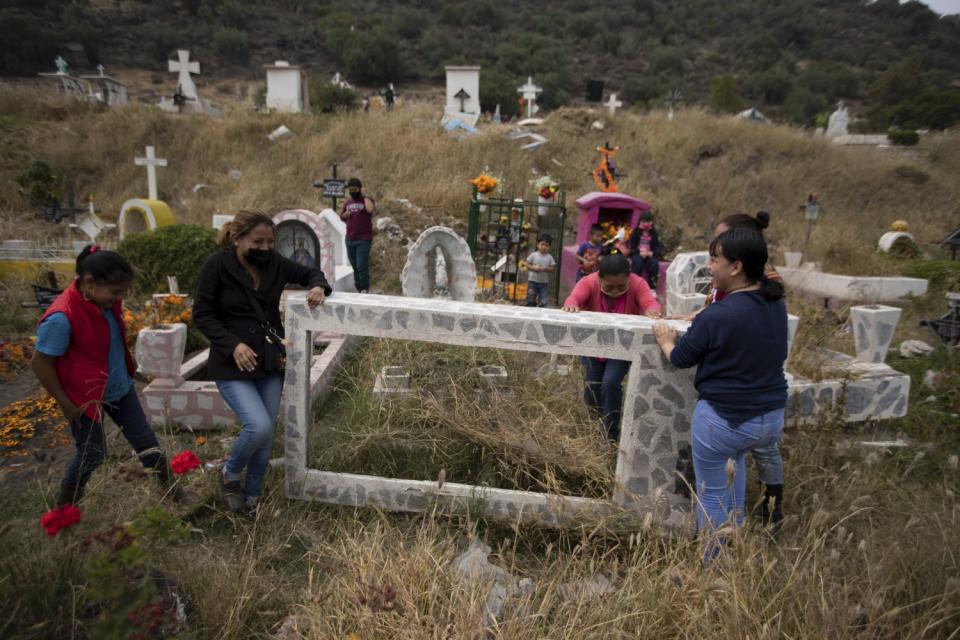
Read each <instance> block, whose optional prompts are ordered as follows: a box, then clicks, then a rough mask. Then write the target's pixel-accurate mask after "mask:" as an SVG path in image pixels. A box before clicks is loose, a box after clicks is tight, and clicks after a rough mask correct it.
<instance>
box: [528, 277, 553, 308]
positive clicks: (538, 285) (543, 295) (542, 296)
mask: <svg viewBox="0 0 960 640" xmlns="http://www.w3.org/2000/svg"><path fill="white" fill-rule="evenodd" d="M549 284H550V283H549V282H530V281H529V280H528V281H527V306H528V307H545V306H547V296H548V293H547V286H548V285H549Z"/></svg>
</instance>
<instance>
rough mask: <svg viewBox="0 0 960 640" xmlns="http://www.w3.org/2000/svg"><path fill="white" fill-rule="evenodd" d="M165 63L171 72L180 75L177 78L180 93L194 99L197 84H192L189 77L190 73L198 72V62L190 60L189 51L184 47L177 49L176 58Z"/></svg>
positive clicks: (195, 97)
mask: <svg viewBox="0 0 960 640" xmlns="http://www.w3.org/2000/svg"><path fill="white" fill-rule="evenodd" d="M167 65H168V66H169V69H170V72H171V73H174V72H179V73H180V76H179V77H178V78H177V87H178V88H179V89H180V93H182V94H183V95H185V96H186V97H188V98H190V99H192V100H196V99H197V86H196V85H195V84H193V78H191V77H190V74H191V73H200V63H199V62H190V52H189V51H187V50H186V49H177V59H176V60H167Z"/></svg>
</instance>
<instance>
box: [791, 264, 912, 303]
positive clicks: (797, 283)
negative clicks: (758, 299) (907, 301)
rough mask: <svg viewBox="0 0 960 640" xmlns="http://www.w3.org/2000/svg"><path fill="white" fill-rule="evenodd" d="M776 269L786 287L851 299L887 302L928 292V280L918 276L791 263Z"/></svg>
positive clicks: (840, 298) (823, 295)
mask: <svg viewBox="0 0 960 640" xmlns="http://www.w3.org/2000/svg"><path fill="white" fill-rule="evenodd" d="M777 271H778V272H779V273H780V275H781V276H782V277H783V281H784V283H785V284H786V285H787V288H788V289H800V290H802V291H805V292H807V293H810V294H813V295H817V296H821V297H825V298H836V299H838V300H849V301H854V302H861V301H862V302H887V301H893V300H898V299H900V298H905V297H907V296H915V297H919V296H922V295H924V294H925V293H926V292H927V286H928V284H929V283H928V282H927V281H926V280H922V279H920V278H901V277H897V278H894V277H879V276H844V275H838V274H833V273H823V272H821V271H815V270H812V269H794V268H790V267H782V268H780V269H778V270H777Z"/></svg>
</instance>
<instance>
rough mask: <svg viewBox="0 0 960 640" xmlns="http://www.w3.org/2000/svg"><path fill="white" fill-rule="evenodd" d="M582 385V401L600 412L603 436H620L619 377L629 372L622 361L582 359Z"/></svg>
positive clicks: (620, 394) (616, 438)
mask: <svg viewBox="0 0 960 640" xmlns="http://www.w3.org/2000/svg"><path fill="white" fill-rule="evenodd" d="M582 360H583V367H584V374H583V379H584V382H585V386H584V389H583V401H584V402H586V403H587V406H588V407H590V408H591V409H594V410H597V411H599V412H600V416H601V418H602V419H603V428H604V429H605V430H606V432H607V437H608V438H610V439H611V440H614V441H617V440H619V439H620V409H621V407H622V406H623V379H624V378H625V377H626V375H627V372H629V371H630V363H629V362H628V361H626V360H611V359H609V358H607V359H605V360H601V359H599V358H583V359H582Z"/></svg>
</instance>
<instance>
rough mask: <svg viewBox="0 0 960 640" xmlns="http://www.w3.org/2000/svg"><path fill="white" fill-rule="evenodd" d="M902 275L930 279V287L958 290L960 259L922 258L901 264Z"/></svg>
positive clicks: (959, 284)
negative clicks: (921, 259)
mask: <svg viewBox="0 0 960 640" xmlns="http://www.w3.org/2000/svg"><path fill="white" fill-rule="evenodd" d="M902 271H903V275H905V276H907V277H908V278H923V279H924V280H929V281H930V286H931V288H935V289H946V290H947V291H957V290H960V261H952V260H924V261H921V262H910V263H907V264H905V265H904V266H903V269H902Z"/></svg>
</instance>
